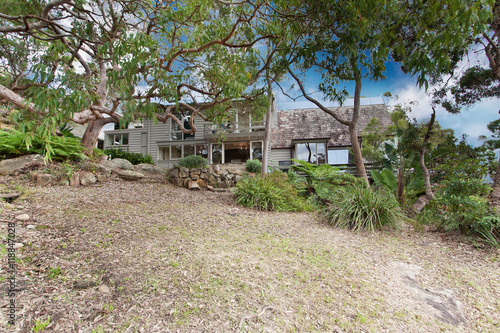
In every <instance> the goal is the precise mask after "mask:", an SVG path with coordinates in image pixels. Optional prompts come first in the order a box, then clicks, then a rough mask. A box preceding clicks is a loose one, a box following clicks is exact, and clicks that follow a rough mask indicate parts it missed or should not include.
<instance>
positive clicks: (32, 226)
mask: <svg viewBox="0 0 500 333" xmlns="http://www.w3.org/2000/svg"><path fill="white" fill-rule="evenodd" d="M35 228H36V225H33V224H30V225H28V226H27V227H26V229H35Z"/></svg>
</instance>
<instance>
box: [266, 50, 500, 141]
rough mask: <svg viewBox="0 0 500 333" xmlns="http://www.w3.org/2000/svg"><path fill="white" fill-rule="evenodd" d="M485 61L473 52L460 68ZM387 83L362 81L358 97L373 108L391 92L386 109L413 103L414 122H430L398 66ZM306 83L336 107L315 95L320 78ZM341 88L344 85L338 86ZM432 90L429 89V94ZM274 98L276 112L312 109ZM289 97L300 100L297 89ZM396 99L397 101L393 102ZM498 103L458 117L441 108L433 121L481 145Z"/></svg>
mask: <svg viewBox="0 0 500 333" xmlns="http://www.w3.org/2000/svg"><path fill="white" fill-rule="evenodd" d="M484 61H485V59H483V57H481V53H477V52H474V53H472V52H471V54H470V55H469V57H468V58H467V59H466V60H464V61H463V62H462V64H461V66H460V68H467V66H471V65H475V64H476V63H481V64H484ZM386 76H387V79H386V80H384V81H377V82H374V81H369V80H365V81H363V82H362V89H361V95H362V96H364V97H365V98H364V99H363V101H362V103H363V104H376V103H383V100H382V95H383V94H384V93H385V92H387V91H388V92H390V93H391V94H392V96H393V98H392V99H391V100H390V101H389V105H390V106H393V105H395V104H406V105H409V103H410V102H416V103H415V104H413V105H411V108H412V113H411V114H410V117H412V118H417V119H418V120H425V119H428V118H430V115H431V112H432V109H431V98H430V97H429V96H428V94H427V93H426V92H425V90H424V88H419V87H418V86H417V85H416V78H414V77H411V76H410V75H407V74H404V73H403V71H402V70H401V68H400V65H399V64H397V63H394V62H390V63H388V64H387V72H386ZM292 80H293V79H292V78H289V79H288V80H285V81H284V82H283V85H284V86H285V87H290V86H291V85H292V84H293V81H292ZM304 80H305V82H304V83H305V87H306V89H307V91H308V92H309V93H311V96H313V97H314V98H316V99H317V100H319V101H323V102H324V105H326V106H335V104H333V103H331V102H328V101H324V100H323V99H322V94H321V93H319V92H317V87H318V83H319V80H320V78H319V77H318V75H317V74H316V73H314V72H310V73H308V75H307V76H306V77H304ZM346 86H347V88H348V91H349V93H350V94H351V95H353V94H354V88H353V85H352V84H347V85H346ZM340 87H344V85H340ZM431 89H432V87H429V91H431ZM274 90H275V93H276V97H277V107H278V109H279V110H286V109H300V108H309V107H315V105H314V104H313V103H311V102H309V101H307V100H306V99H305V98H303V97H302V98H298V99H297V100H296V101H295V102H294V101H293V100H291V99H289V98H288V97H286V96H285V95H284V94H282V93H281V91H280V90H279V89H277V88H274ZM290 95H292V96H299V95H300V93H299V91H298V87H297V88H295V89H292V90H291V91H290ZM396 96H397V98H396ZM345 104H346V105H349V104H350V105H352V100H351V101H349V100H348V101H346V103H345ZM499 109H500V103H499V101H498V100H497V99H489V100H485V101H483V102H481V103H477V104H476V105H474V106H473V107H471V108H470V109H468V110H463V111H462V112H461V113H460V114H456V115H453V114H450V113H448V112H446V111H445V110H444V109H443V108H441V107H436V119H437V121H439V123H440V124H441V127H442V128H451V129H453V130H454V131H455V135H456V136H457V137H460V136H461V135H462V134H467V135H468V142H469V143H470V144H473V145H480V144H481V141H479V139H478V138H479V136H480V135H487V136H489V135H490V132H489V131H488V129H487V128H486V125H487V124H488V123H489V122H491V121H493V120H495V119H498V118H499V117H500V115H499Z"/></svg>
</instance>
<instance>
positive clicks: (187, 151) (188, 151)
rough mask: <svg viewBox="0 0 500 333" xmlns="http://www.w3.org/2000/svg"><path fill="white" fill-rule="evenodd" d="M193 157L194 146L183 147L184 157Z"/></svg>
mask: <svg viewBox="0 0 500 333" xmlns="http://www.w3.org/2000/svg"><path fill="white" fill-rule="evenodd" d="M188 155H194V145H184V156H188Z"/></svg>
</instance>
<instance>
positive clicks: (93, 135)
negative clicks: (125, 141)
mask: <svg viewBox="0 0 500 333" xmlns="http://www.w3.org/2000/svg"><path fill="white" fill-rule="evenodd" d="M114 122H115V120H114V119H112V118H101V119H97V120H93V121H90V122H89V123H88V124H87V129H86V130H85V133H84V134H83V137H82V140H81V141H80V143H81V144H82V146H83V147H85V150H86V151H85V153H86V154H87V155H90V154H92V152H93V150H94V148H95V146H96V144H97V139H98V138H99V133H101V130H102V128H103V127H104V125H106V124H109V123H114Z"/></svg>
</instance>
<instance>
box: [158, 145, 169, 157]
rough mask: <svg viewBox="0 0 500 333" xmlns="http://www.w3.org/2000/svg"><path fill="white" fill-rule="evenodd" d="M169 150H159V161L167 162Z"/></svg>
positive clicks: (167, 148) (166, 148)
mask: <svg viewBox="0 0 500 333" xmlns="http://www.w3.org/2000/svg"><path fill="white" fill-rule="evenodd" d="M169 150H170V148H169V147H165V148H160V160H168V159H169V158H168V156H169Z"/></svg>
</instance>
